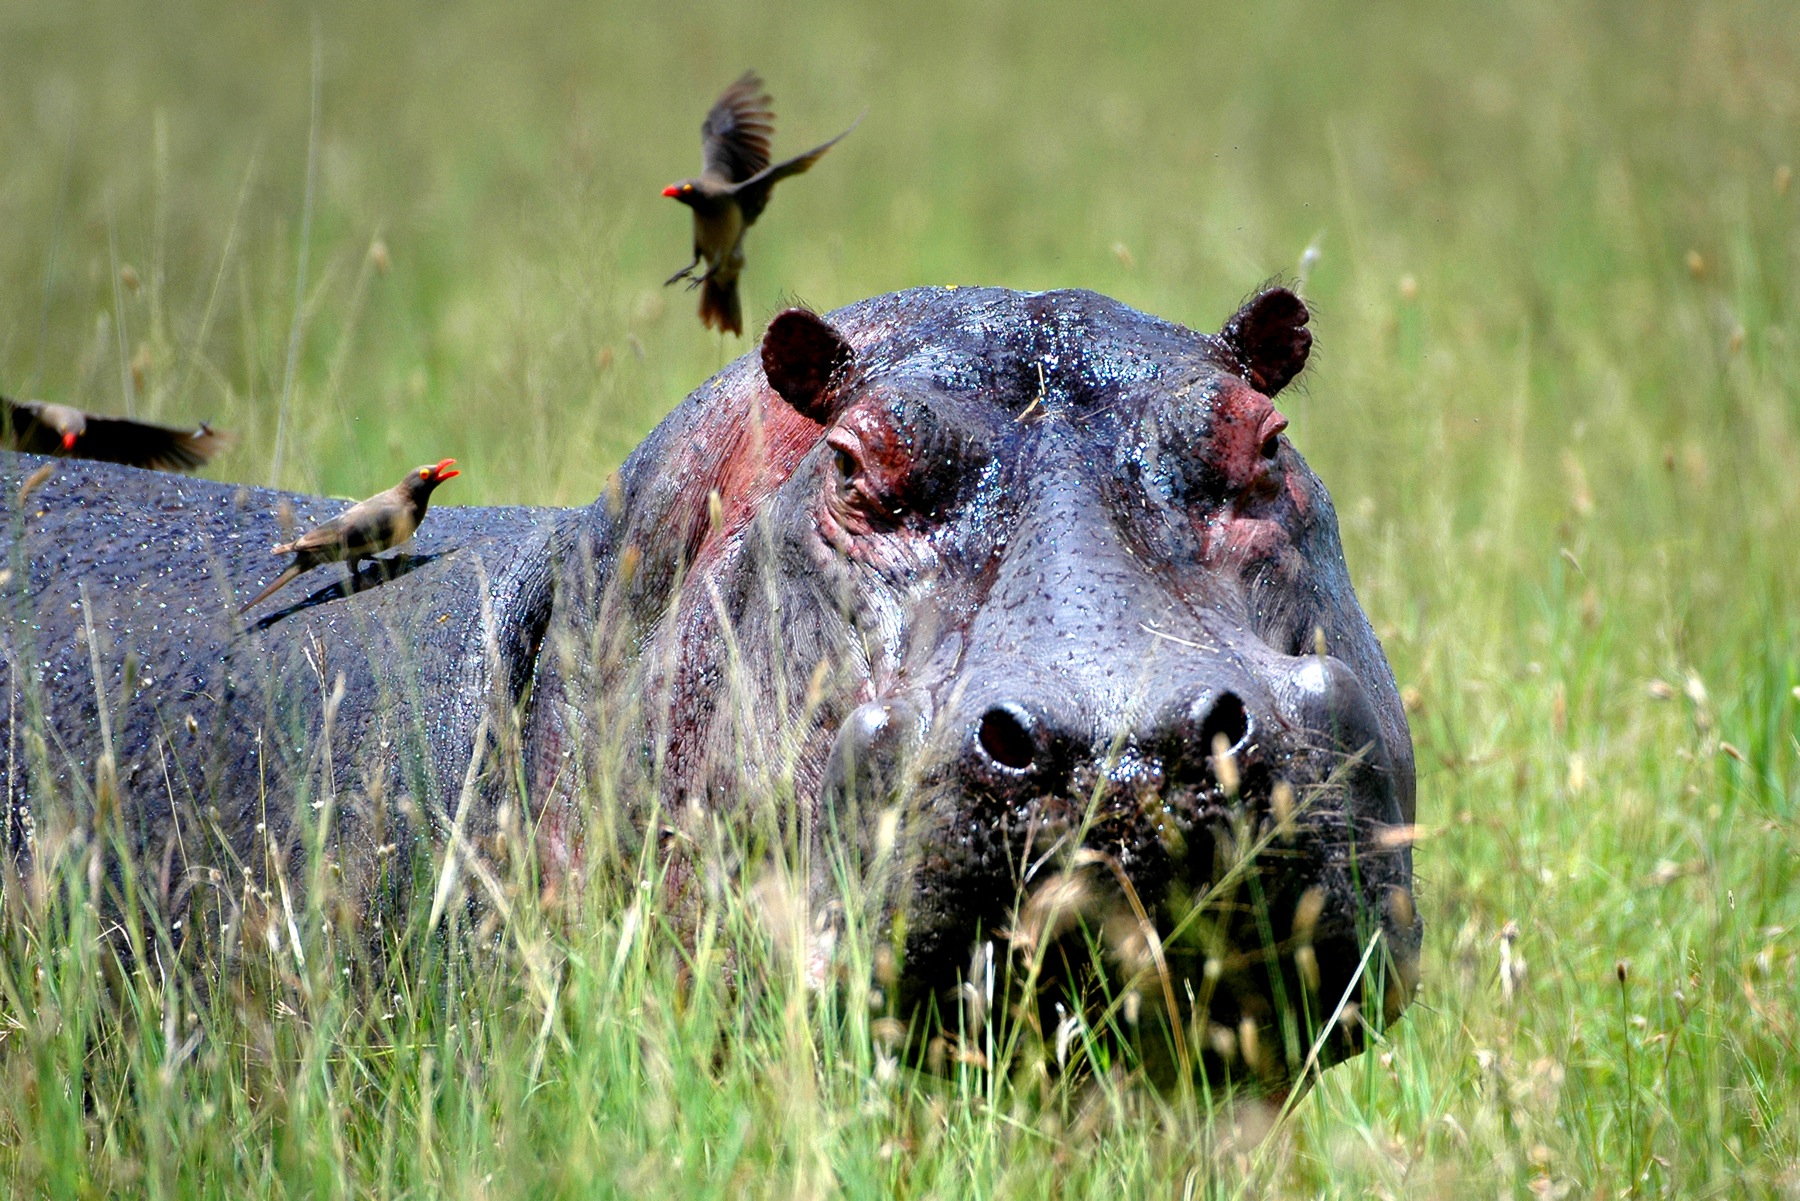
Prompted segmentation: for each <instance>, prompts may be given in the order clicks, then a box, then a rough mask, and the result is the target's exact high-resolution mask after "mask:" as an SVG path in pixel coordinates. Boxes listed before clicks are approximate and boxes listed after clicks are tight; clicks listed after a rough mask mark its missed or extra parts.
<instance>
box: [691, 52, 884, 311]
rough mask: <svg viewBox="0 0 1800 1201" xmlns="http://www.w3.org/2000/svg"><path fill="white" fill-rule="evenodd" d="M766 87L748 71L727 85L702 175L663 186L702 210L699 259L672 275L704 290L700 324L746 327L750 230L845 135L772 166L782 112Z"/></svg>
mask: <svg viewBox="0 0 1800 1201" xmlns="http://www.w3.org/2000/svg"><path fill="white" fill-rule="evenodd" d="M770 99H771V98H770V96H769V94H768V93H767V92H765V91H764V90H763V81H762V77H761V76H759V75H758V74H757V73H756V72H755V71H746V72H744V74H743V75H742V77H740V78H739V79H738V81H737V82H736V83H734V84H732V85H731V86H730V87H728V88H726V89H725V93H724V95H722V96H720V97H719V99H718V101H717V102H716V103H715V104H714V105H713V106H712V111H711V112H709V113H707V114H706V121H705V123H704V124H702V125H701V126H700V141H701V144H702V147H703V148H704V151H705V160H704V164H703V165H702V167H701V170H700V177H699V178H698V179H684V180H682V181H681V182H679V183H672V184H670V185H669V186H668V187H666V188H664V189H663V192H662V194H663V195H664V196H668V197H671V198H673V199H675V200H679V201H681V203H683V204H685V205H687V206H688V207H689V208H691V209H693V210H694V261H693V262H691V263H689V264H688V265H687V266H685V267H683V268H682V269H681V270H679V271H677V272H676V273H675V274H674V275H671V276H670V277H669V278H668V280H667V281H665V286H667V284H672V283H674V282H675V281H676V280H678V279H685V280H687V281H688V287H690V288H694V287H698V288H699V289H700V322H701V324H703V325H707V326H711V327H713V328H716V329H718V330H720V331H725V330H729V331H731V332H732V333H734V334H741V333H743V332H744V316H743V311H742V309H741V308H740V307H739V304H738V291H737V281H738V273H739V272H741V271H742V270H743V269H744V233H745V231H746V230H748V229H749V228H750V227H751V226H752V225H753V224H755V223H756V219H757V217H759V216H761V215H762V211H763V207H764V206H765V205H767V204H768V203H769V189H771V188H773V187H774V186H775V185H776V184H777V183H779V182H781V181H782V180H784V179H786V178H787V177H788V176H790V175H798V174H800V172H802V171H804V170H806V169H807V168H808V167H810V166H812V165H813V164H814V163H816V162H818V161H819V158H820V157H821V156H822V155H823V154H824V153H825V152H826V151H827V150H830V149H831V148H832V147H833V146H835V145H837V143H838V142H839V141H841V140H842V139H843V137H844V134H847V133H849V132H850V130H851V129H855V128H856V127H857V125H859V124H860V123H861V122H862V118H861V117H858V118H857V119H856V120H855V121H852V122H851V123H850V129H846V130H845V131H844V133H840V134H839V135H838V136H837V137H835V138H832V139H831V141H829V142H825V143H823V144H822V145H819V146H815V147H813V148H812V149H811V150H808V151H807V152H806V153H805V154H802V155H799V156H797V157H795V158H791V159H788V160H787V161H786V162H784V163H776V164H775V165H774V166H770V165H769V139H770V137H772V136H773V135H774V133H775V110H774V109H772V108H770V107H769V104H770ZM702 259H705V260H706V272H705V273H704V274H703V275H701V276H699V277H698V278H696V277H695V275H694V269H695V268H697V267H698V266H699V265H700V260H702Z"/></svg>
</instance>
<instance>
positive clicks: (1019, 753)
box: [976, 704, 1037, 771]
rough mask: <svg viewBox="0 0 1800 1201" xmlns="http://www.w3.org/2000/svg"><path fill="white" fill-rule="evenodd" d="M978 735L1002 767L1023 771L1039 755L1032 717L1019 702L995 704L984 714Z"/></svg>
mask: <svg viewBox="0 0 1800 1201" xmlns="http://www.w3.org/2000/svg"><path fill="white" fill-rule="evenodd" d="M976 737H977V738H978V740H979V741H980V742H981V749H982V750H983V751H986V752H987V756H988V758H989V759H992V760H993V761H994V762H995V763H998V764H999V765H1000V766H1001V767H1005V768H1010V769H1011V770H1013V771H1024V770H1025V769H1026V768H1028V767H1030V766H1031V763H1032V760H1034V759H1035V758H1037V742H1036V740H1035V739H1033V738H1032V736H1031V719H1030V717H1029V716H1028V715H1027V714H1026V713H1025V711H1024V710H1023V709H1021V708H1019V706H1017V705H1013V704H1006V705H996V706H994V707H993V708H992V709H989V710H988V711H987V712H986V713H984V714H982V716H981V729H980V731H979V732H978V733H977V735H976Z"/></svg>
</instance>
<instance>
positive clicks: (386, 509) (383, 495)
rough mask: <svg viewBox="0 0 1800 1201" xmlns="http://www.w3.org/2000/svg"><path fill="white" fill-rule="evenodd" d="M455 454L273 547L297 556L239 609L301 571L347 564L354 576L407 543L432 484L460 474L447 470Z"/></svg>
mask: <svg viewBox="0 0 1800 1201" xmlns="http://www.w3.org/2000/svg"><path fill="white" fill-rule="evenodd" d="M454 462H456V460H455V459H443V460H440V461H439V462H438V463H436V464H427V465H426V466H424V467H416V468H414V469H413V470H412V471H410V472H408V473H407V475H406V478H405V479H403V480H401V481H400V482H399V483H398V484H395V485H394V486H393V487H392V488H389V489H388V490H387V491H386V492H380V493H377V494H376V495H374V496H371V497H370V498H369V499H367V500H361V501H357V502H356V503H355V504H353V505H351V506H350V507H349V508H348V509H345V510H344V511H343V512H342V513H339V514H338V515H337V516H336V517H333V518H332V519H331V520H330V521H327V522H325V523H324V524H323V525H318V526H315V527H313V528H312V529H310V530H308V531H306V533H304V534H302V535H300V536H299V537H298V538H296V539H294V540H293V541H292V542H283V543H281V544H280V545H278V546H272V547H270V548H269V553H270V554H276V555H293V556H294V561H293V562H292V563H290V564H288V566H287V568H286V569H285V570H284V571H283V572H282V573H281V574H280V575H278V576H276V577H275V581H274V583H272V584H270V585H269V586H268V587H267V588H264V589H263V590H262V591H261V592H259V593H257V594H256V595H255V596H254V597H252V598H251V599H250V601H249V603H248V604H246V605H245V606H244V607H243V608H242V609H239V610H238V612H239V613H244V612H247V611H248V610H250V609H252V608H254V607H255V606H257V605H259V604H261V603H262V602H263V601H265V600H267V599H268V598H269V597H270V596H273V595H274V594H275V593H276V592H277V591H278V590H279V589H281V588H282V587H283V586H285V585H286V584H287V583H288V582H289V581H290V580H292V579H294V578H295V577H296V576H298V575H300V573H302V572H306V571H311V570H312V569H313V568H315V567H319V566H322V565H324V564H326V563H348V564H349V565H350V575H351V576H352V577H353V578H354V577H355V575H356V569H357V567H358V566H359V565H360V564H361V563H362V561H363V560H364V559H367V558H369V557H370V556H372V555H378V554H380V553H381V552H382V551H384V550H387V549H389V548H390V547H395V546H398V545H400V544H401V543H402V542H405V541H406V540H407V539H408V538H410V537H412V536H413V534H414V533H416V532H417V531H418V528H419V523H420V522H422V521H424V520H425V509H426V507H427V506H428V505H430V503H431V492H432V489H434V488H436V487H437V486H438V485H439V484H441V483H443V482H444V481H445V480H447V479H450V478H452V477H454V476H458V475H461V474H462V472H460V471H447V470H445V469H446V468H448V467H449V466H450V465H451V464H452V463H454Z"/></svg>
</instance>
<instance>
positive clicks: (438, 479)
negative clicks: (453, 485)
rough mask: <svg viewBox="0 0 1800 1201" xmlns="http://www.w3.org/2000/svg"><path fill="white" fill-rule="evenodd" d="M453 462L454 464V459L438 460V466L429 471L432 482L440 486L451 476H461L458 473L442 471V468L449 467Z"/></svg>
mask: <svg viewBox="0 0 1800 1201" xmlns="http://www.w3.org/2000/svg"><path fill="white" fill-rule="evenodd" d="M454 462H456V460H455V459H440V460H438V465H437V466H436V467H433V468H432V469H431V479H432V482H433V483H438V484H441V483H443V482H444V481H445V480H447V479H450V478H451V477H453V476H458V475H461V474H462V472H460V471H445V470H444V468H446V467H448V466H450V464H452V463H454Z"/></svg>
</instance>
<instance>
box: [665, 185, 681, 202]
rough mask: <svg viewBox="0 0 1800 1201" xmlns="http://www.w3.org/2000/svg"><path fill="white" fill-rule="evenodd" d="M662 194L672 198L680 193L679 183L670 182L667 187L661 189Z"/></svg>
mask: <svg viewBox="0 0 1800 1201" xmlns="http://www.w3.org/2000/svg"><path fill="white" fill-rule="evenodd" d="M663 195H664V196H667V197H669V198H670V199H671V200H673V199H674V198H675V197H677V196H679V195H681V185H680V184H678V183H672V184H670V185H669V186H668V187H666V188H664V189H663Z"/></svg>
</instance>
